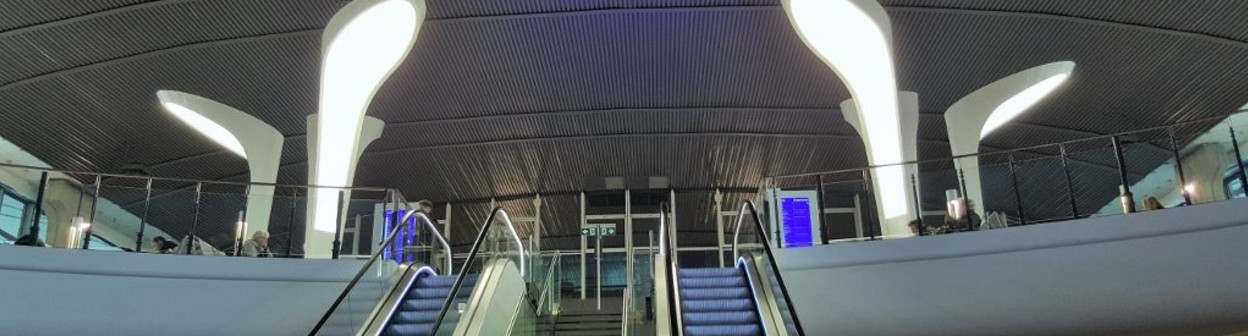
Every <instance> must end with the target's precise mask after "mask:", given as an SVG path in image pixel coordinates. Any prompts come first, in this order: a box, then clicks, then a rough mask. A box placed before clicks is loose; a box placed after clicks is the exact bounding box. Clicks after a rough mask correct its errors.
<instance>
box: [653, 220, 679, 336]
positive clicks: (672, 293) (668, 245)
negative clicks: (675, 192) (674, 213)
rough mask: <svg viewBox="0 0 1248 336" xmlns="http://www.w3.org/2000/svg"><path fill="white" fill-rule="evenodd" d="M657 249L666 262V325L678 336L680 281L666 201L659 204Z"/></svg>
mask: <svg viewBox="0 0 1248 336" xmlns="http://www.w3.org/2000/svg"><path fill="white" fill-rule="evenodd" d="M659 212H660V215H659V251H662V252H663V259H664V260H663V261H664V262H665V263H667V267H664V268H663V272H665V273H667V276H666V277H665V278H666V280H667V297H668V301H667V303H668V307H667V309H668V314H670V316H671V317H669V318H668V327H669V328H671V336H679V335H681V334H682V331H683V328H682V326H683V325H682V324H683V323H682V321H681V316H680V295H679V293H680V290H679V289H678V288H677V287H676V286H678V284H679V283H680V281H679V280H677V279H676V277H677V276H678V275H679V274H680V273H679V272H678V271H677V267H678V266H677V265H676V263H677V260H679V259H677V257H676V244H675V242H674V241H673V240H675V238H673V236H674V235H673V234H672V232H671V231H670V230H669V229H668V226H667V216H668V215H669V210H668V205H667V202H663V203H661V204H659Z"/></svg>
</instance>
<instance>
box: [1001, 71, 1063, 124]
mask: <svg viewBox="0 0 1248 336" xmlns="http://www.w3.org/2000/svg"><path fill="white" fill-rule="evenodd" d="M1067 78H1070V74H1069V73H1059V74H1055V75H1053V77H1049V78H1048V79H1045V80H1043V81H1040V82H1038V83H1036V84H1035V85H1032V86H1031V87H1028V88H1027V89H1025V90H1023V91H1020V92H1019V93H1018V94H1016V95H1014V96H1013V97H1010V99H1006V100H1005V101H1004V102H1002V103H1001V105H997V108H996V109H994V110H993V111H992V114H990V115H988V120H987V121H985V122H984V128H983V129H981V130H980V132H979V138H980V139H983V138H984V137H987V136H988V134H989V133H992V131H995V130H997V128H998V127H1001V125H1005V123H1007V122H1009V121H1010V120H1013V119H1014V118H1015V117H1017V116H1019V115H1020V114H1023V112H1025V111H1027V109H1029V108H1031V106H1032V105H1035V104H1036V103H1038V102H1040V100H1041V99H1044V97H1046V96H1048V95H1049V94H1050V93H1053V91H1054V90H1057V88H1058V87H1060V86H1062V83H1065V82H1066V79H1067Z"/></svg>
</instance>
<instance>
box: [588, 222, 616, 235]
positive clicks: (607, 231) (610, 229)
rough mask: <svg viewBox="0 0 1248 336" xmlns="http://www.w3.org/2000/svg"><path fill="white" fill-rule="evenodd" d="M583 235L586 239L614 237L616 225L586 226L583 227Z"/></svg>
mask: <svg viewBox="0 0 1248 336" xmlns="http://www.w3.org/2000/svg"><path fill="white" fill-rule="evenodd" d="M581 235H582V236H586V237H593V236H599V235H601V236H614V235H615V224H586V225H585V226H582V227H581Z"/></svg>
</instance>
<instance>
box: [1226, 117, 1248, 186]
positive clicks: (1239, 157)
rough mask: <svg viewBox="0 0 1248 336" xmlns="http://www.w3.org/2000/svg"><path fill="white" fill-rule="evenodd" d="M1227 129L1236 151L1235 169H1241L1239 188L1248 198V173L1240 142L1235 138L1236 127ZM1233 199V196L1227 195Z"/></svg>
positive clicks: (1232, 147)
mask: <svg viewBox="0 0 1248 336" xmlns="http://www.w3.org/2000/svg"><path fill="white" fill-rule="evenodd" d="M1226 129H1228V130H1230V131H1231V149H1233V150H1235V167H1239V188H1240V189H1241V190H1244V196H1248V173H1246V172H1244V157H1243V154H1241V153H1240V152H1239V140H1238V139H1236V138H1235V127H1232V126H1230V125H1227V126H1226ZM1226 198H1231V195H1226Z"/></svg>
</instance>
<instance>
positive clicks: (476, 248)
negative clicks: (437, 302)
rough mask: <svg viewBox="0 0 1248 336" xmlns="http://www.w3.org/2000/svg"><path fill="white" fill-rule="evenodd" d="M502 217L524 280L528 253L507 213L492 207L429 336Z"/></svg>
mask: <svg viewBox="0 0 1248 336" xmlns="http://www.w3.org/2000/svg"><path fill="white" fill-rule="evenodd" d="M500 214H501V215H502V218H503V222H504V223H505V224H507V229H508V233H510V234H511V236H512V237H513V238H515V239H516V240H515V243H516V248H518V249H520V277H521V278H524V259H525V258H527V256H526V255H527V254H528V251H525V250H524V244H521V243H520V236H519V235H516V228H515V225H513V224H512V223H511V217H509V216H507V211H506V210H503V208H502V207H494V210H492V211H490V216H489V217H487V218H486V219H485V225H484V226H482V227H481V233H479V234H477V240H476V241H474V242H473V243H472V249H470V250H468V259H465V260H464V266H463V268H460V272H459V276H457V277H455V283H454V284H453V285H451V291H450V294H449V295H448V296H447V297H446V302H444V303H442V309H441V310H439V311H438V316H437V318H435V319H434V320H433V326H432V327H430V329H429V332H430V333H431V334H437V332H438V328H441V327H442V320H444V319H446V314H448V313H449V312H450V311H451V304H453V303H455V297H456V296H458V295H459V291H460V290H461V288H462V287H463V286H464V279H465V278H466V277H467V276H468V275H469V274H468V270H469V269H471V267H472V264H473V263H474V262H476V260H477V254H478V252H480V251H481V245H482V244H484V243H485V239H486V238H487V237H489V233H490V226H491V225H493V224H494V219H495V218H498V215H500Z"/></svg>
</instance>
